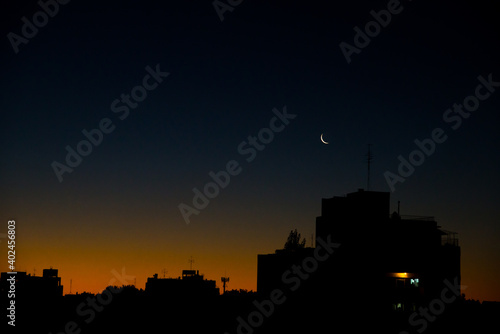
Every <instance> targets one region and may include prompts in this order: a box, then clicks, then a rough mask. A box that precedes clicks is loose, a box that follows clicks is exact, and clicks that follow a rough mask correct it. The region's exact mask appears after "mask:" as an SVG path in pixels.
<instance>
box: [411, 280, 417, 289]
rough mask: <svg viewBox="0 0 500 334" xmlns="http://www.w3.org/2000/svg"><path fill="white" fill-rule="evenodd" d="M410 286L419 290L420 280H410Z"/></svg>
mask: <svg viewBox="0 0 500 334" xmlns="http://www.w3.org/2000/svg"><path fill="white" fill-rule="evenodd" d="M410 284H411V285H413V286H414V287H416V288H418V278H412V279H410Z"/></svg>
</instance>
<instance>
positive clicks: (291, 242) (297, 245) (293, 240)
mask: <svg viewBox="0 0 500 334" xmlns="http://www.w3.org/2000/svg"><path fill="white" fill-rule="evenodd" d="M305 246H306V239H305V238H304V239H302V241H301V240H300V233H299V232H297V229H295V230H291V231H290V234H289V235H288V239H286V242H285V247H283V249H284V250H288V251H293V250H297V249H301V248H304V247H305Z"/></svg>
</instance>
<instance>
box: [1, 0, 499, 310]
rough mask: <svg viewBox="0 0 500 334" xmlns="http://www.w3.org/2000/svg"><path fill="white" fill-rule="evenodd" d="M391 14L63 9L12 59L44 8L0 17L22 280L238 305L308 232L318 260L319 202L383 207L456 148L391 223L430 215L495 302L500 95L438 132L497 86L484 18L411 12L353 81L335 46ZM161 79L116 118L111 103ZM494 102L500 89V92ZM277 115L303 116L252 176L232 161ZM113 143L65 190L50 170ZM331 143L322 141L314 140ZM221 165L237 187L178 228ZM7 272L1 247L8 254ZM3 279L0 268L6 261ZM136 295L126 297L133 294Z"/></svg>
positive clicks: (471, 283)
mask: <svg viewBox="0 0 500 334" xmlns="http://www.w3.org/2000/svg"><path fill="white" fill-rule="evenodd" d="M387 3H388V1H351V2H350V3H349V4H345V3H342V4H337V3H332V2H331V1H328V2H327V1H323V2H319V1H316V2H309V3H305V2H297V3H290V1H272V2H269V1H250V0H247V1H243V2H242V3H241V4H240V5H238V6H236V7H235V8H234V10H233V11H232V12H229V11H227V12H225V13H224V21H222V22H221V20H220V19H219V16H218V15H217V13H216V11H215V9H214V7H213V5H212V1H209V0H208V1H175V2H174V1H165V2H161V4H160V1H158V2H153V1H141V2H139V1H111V2H108V1H107V2H106V4H102V3H96V2H93V3H89V2H84V1H76V0H74V1H71V2H69V3H68V4H66V5H61V6H60V8H59V12H58V13H57V14H56V15H55V16H54V17H52V18H50V19H49V21H48V24H47V25H46V26H44V27H41V28H39V31H38V33H37V34H36V36H34V37H33V38H31V39H29V42H28V43H27V44H22V45H20V46H19V52H18V53H17V54H16V53H15V52H14V50H13V48H12V46H11V43H10V42H9V40H8V38H7V34H8V33H9V32H14V33H16V34H20V33H21V28H22V25H23V22H22V21H21V18H22V17H23V16H26V17H27V18H28V19H29V20H30V21H31V20H32V17H33V14H35V13H36V12H37V11H39V10H40V7H39V5H38V4H37V2H36V1H24V2H23V1H16V4H9V5H4V8H3V10H2V14H1V15H2V20H1V22H2V36H3V37H2V38H3V42H2V43H1V47H2V49H1V56H0V57H1V58H0V66H1V68H2V72H1V73H2V76H1V83H2V87H1V88H2V89H1V90H0V110H1V120H0V126H1V129H0V138H1V140H0V145H1V146H0V147H1V148H0V150H1V151H0V154H1V161H2V163H1V164H0V186H1V188H0V190H1V201H0V222H1V224H2V226H3V227H0V233H6V229H7V220H8V219H15V220H16V222H17V248H16V250H17V253H16V255H17V263H16V264H17V266H16V269H17V270H18V271H28V272H30V273H33V271H34V270H36V273H37V275H38V274H41V271H42V269H43V268H48V267H50V266H52V267H54V268H57V269H59V274H60V276H62V283H63V284H64V286H65V288H64V291H65V293H68V292H69V285H70V279H72V291H73V292H77V291H78V292H83V291H84V290H86V291H92V292H98V291H101V290H102V289H103V288H105V287H106V285H107V284H108V283H109V281H110V280H111V279H112V278H113V277H114V276H113V274H112V270H116V271H118V272H121V270H122V268H125V272H126V273H127V274H128V275H134V276H136V278H137V282H136V283H137V286H138V287H139V288H143V287H144V284H145V281H146V278H147V277H148V276H152V275H153V274H154V273H159V274H160V276H162V270H163V269H164V268H165V269H166V270H168V272H167V274H166V275H167V276H169V277H177V276H179V275H180V274H181V271H182V270H183V269H189V262H188V259H189V258H190V256H193V258H194V261H195V262H194V264H193V269H198V270H200V272H201V273H204V274H205V275H206V277H207V278H209V279H215V280H217V284H218V285H219V286H220V283H219V282H220V277H221V276H224V275H227V276H230V278H231V280H230V284H229V288H230V289H240V288H242V289H252V290H255V289H256V277H257V276H256V275H257V254H262V253H270V252H274V250H275V249H277V248H281V247H282V246H283V244H284V242H285V240H286V237H287V235H288V232H289V231H290V230H291V229H294V228H297V229H298V230H299V232H301V233H302V235H303V236H305V237H306V239H307V243H308V245H309V244H310V235H311V234H312V233H313V232H314V229H315V218H316V216H318V215H320V209H321V198H324V197H331V196H333V195H343V194H346V193H349V192H353V191H356V190H357V189H358V188H365V187H366V164H365V162H364V159H365V157H364V155H365V154H366V151H367V144H368V143H371V144H372V145H373V146H372V151H373V154H374V156H375V159H374V161H373V164H372V174H371V178H372V181H371V189H372V190H378V191H390V189H389V186H388V185H387V183H386V181H385V179H384V172H385V171H387V170H389V171H392V172H397V168H398V163H399V161H398V156H399V155H403V156H404V157H406V158H407V157H408V155H409V154H410V152H412V151H413V150H414V149H415V148H416V146H415V144H414V143H413V142H414V140H415V139H420V140H422V139H424V138H428V137H430V133H431V131H432V130H433V129H435V128H438V127H440V128H443V129H444V130H446V134H447V135H448V139H447V141H446V142H444V143H442V144H439V145H437V147H436V151H435V152H434V154H433V155H432V156H430V157H428V158H426V161H425V162H424V163H423V164H422V165H421V166H419V167H417V168H416V170H415V172H414V173H413V174H412V175H411V176H410V177H408V179H407V180H406V181H405V182H404V183H399V184H397V185H396V191H395V192H393V193H392V194H391V210H393V211H394V210H396V207H397V204H396V203H397V201H398V200H400V201H401V213H402V214H408V215H411V214H415V215H432V216H435V217H436V219H437V221H438V224H439V225H441V226H442V227H443V228H444V229H446V230H451V231H456V232H458V233H459V238H460V245H461V247H462V284H464V285H466V286H467V289H466V290H464V293H465V294H466V297H468V298H474V299H480V300H496V301H500V283H499V282H500V269H499V265H498V264H499V263H500V246H499V243H498V240H499V237H500V222H499V217H500V209H499V206H498V200H499V195H498V194H499V193H498V189H499V186H500V176H499V174H498V171H499V170H500V158H499V155H498V147H499V144H500V135H499V131H498V124H499V121H500V116H499V115H500V114H499V106H500V92H495V93H493V94H492V95H491V97H489V98H488V99H487V100H485V101H483V102H481V104H480V106H479V109H478V110H477V111H474V112H473V113H472V114H471V116H470V117H469V118H468V119H464V120H463V124H462V125H461V127H460V128H459V129H457V130H455V131H454V130H452V129H451V128H450V126H449V124H446V123H445V122H444V121H443V113H444V112H445V110H446V109H448V108H450V107H452V105H453V104H454V103H462V102H463V100H464V98H465V97H467V96H469V95H471V94H474V91H475V88H476V86H477V85H478V83H479V82H478V80H477V77H478V76H479V75H482V76H484V77H487V76H488V74H490V73H492V76H493V79H494V80H495V81H500V68H499V66H498V65H499V62H498V59H500V49H499V46H498V40H500V39H499V37H500V36H499V32H500V29H499V24H498V19H497V16H496V14H495V13H496V11H495V10H493V4H491V3H489V2H485V3H484V4H482V3H478V2H474V3H473V4H472V2H471V4H468V5H464V4H457V3H456V2H452V1H444V2H442V1H441V2H440V4H436V3H435V2H432V1H429V0H427V1H425V0H423V1H413V2H409V1H402V2H401V6H402V8H403V9H402V11H401V12H400V13H399V14H397V15H393V16H392V19H391V22H390V23H389V24H388V26H387V27H385V28H382V29H381V31H380V33H379V34H378V35H377V36H375V37H373V38H372V40H371V42H370V44H369V45H368V46H367V47H365V48H363V49H362V50H361V52H360V53H359V54H354V55H352V62H351V63H350V64H348V63H347V62H346V59H345V58H344V56H343V54H342V52H341V50H340V48H339V44H340V43H341V42H346V43H349V44H353V39H354V35H355V32H354V30H353V28H354V27H355V26H358V27H361V28H363V27H364V26H365V24H366V23H367V22H369V21H372V20H373V18H372V16H371V15H370V11H371V10H375V11H377V12H378V11H379V10H382V9H386V8H387ZM156 64H159V66H160V68H161V70H162V71H165V72H169V73H170V75H169V76H168V77H167V78H165V79H164V81H163V82H162V83H161V84H160V85H159V86H158V87H157V88H156V89H154V90H152V91H150V92H148V96H147V98H146V99H145V100H144V101H143V102H141V103H140V104H139V106H138V107H137V108H136V109H133V110H131V112H130V115H129V116H128V117H127V118H126V119H124V120H120V119H119V118H118V116H119V115H120V114H116V113H113V112H112V110H111V107H110V106H111V103H112V102H113V101H114V100H115V99H117V98H120V95H121V94H122V93H125V94H129V93H130V91H131V89H132V88H133V87H135V86H137V85H140V84H141V83H142V80H143V77H144V76H145V75H146V74H147V72H146V70H145V68H146V67H147V66H150V67H152V68H155V66H156ZM499 90H500V88H499ZM283 106H286V107H287V110H288V112H289V113H291V114H296V115H297V117H296V118H295V119H293V120H291V121H290V124H289V125H287V126H286V128H285V129H284V130H283V131H282V132H280V133H276V134H275V137H274V140H273V141H272V142H270V143H269V144H267V145H266V147H265V149H264V150H263V151H261V152H258V154H257V156H256V157H255V159H254V160H253V161H251V162H246V161H245V158H246V156H242V155H241V154H239V153H238V145H239V144H240V143H241V142H243V141H245V140H247V137H248V136H249V135H257V133H258V132H259V131H260V130H261V129H262V128H264V127H268V126H269V121H270V120H271V118H272V117H273V116H274V114H273V112H272V110H273V108H277V109H278V110H282V109H283ZM103 118H109V119H111V120H112V122H113V124H114V125H115V130H114V131H113V132H112V133H110V134H105V135H104V137H103V141H102V143H101V144H100V145H99V146H97V147H94V148H93V152H92V153H91V154H90V155H88V156H87V157H84V158H83V161H82V163H81V164H80V165H79V166H78V167H76V168H75V169H74V171H73V172H72V173H71V174H64V176H63V178H64V180H63V182H62V183H60V182H59V181H58V179H57V177H56V175H55V173H54V171H53V169H52V167H51V163H52V162H53V161H58V162H61V163H64V159H65V156H66V150H65V147H66V146H67V145H69V146H71V147H73V148H76V145H77V143H78V142H79V141H81V140H83V139H85V138H84V137H83V135H82V130H84V129H87V130H90V129H93V128H97V127H98V125H99V122H100V121H101V119H103ZM321 133H325V139H326V140H328V141H329V142H330V144H329V145H324V144H322V143H321V142H320V140H319V137H320V134H321ZM230 160H236V161H238V162H240V165H241V167H242V171H241V173H240V174H239V175H237V176H234V177H232V178H231V181H230V183H229V185H228V186H227V187H226V188H225V189H222V190H221V191H220V194H219V195H218V196H217V197H216V198H214V199H212V200H210V204H209V205H208V207H207V208H206V209H204V210H201V212H200V214H199V215H196V216H192V217H191V223H190V224H189V225H187V224H186V223H185V222H184V220H183V218H182V216H181V214H180V211H179V209H178V205H179V204H180V203H186V204H190V205H191V204H192V203H191V201H192V199H193V191H192V189H193V188H194V187H197V188H198V189H201V188H203V186H204V185H205V184H206V183H207V182H208V181H210V178H209V176H208V173H209V172H210V171H214V172H216V171H219V170H222V169H224V168H225V166H226V164H227V162H228V161H230ZM0 240H1V241H2V243H1V244H0V250H1V254H4V255H5V257H7V256H6V254H7V248H6V243H5V239H0ZM0 271H7V261H6V260H5V261H1V262H0ZM131 283H133V282H131Z"/></svg>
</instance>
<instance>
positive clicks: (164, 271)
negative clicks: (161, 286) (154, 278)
mask: <svg viewBox="0 0 500 334" xmlns="http://www.w3.org/2000/svg"><path fill="white" fill-rule="evenodd" d="M161 272H162V273H163V278H165V274H166V273H168V271H167V269H165V268H163V270H162V271H161Z"/></svg>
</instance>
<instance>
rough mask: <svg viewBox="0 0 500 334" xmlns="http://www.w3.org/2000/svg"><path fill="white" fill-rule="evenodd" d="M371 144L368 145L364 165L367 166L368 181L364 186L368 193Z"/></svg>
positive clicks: (371, 158) (371, 156) (371, 157)
mask: <svg viewBox="0 0 500 334" xmlns="http://www.w3.org/2000/svg"><path fill="white" fill-rule="evenodd" d="M371 146H372V144H368V153H367V154H366V163H367V165H368V181H367V185H366V190H368V191H370V163H371V162H372V160H373V155H372V151H371Z"/></svg>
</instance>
